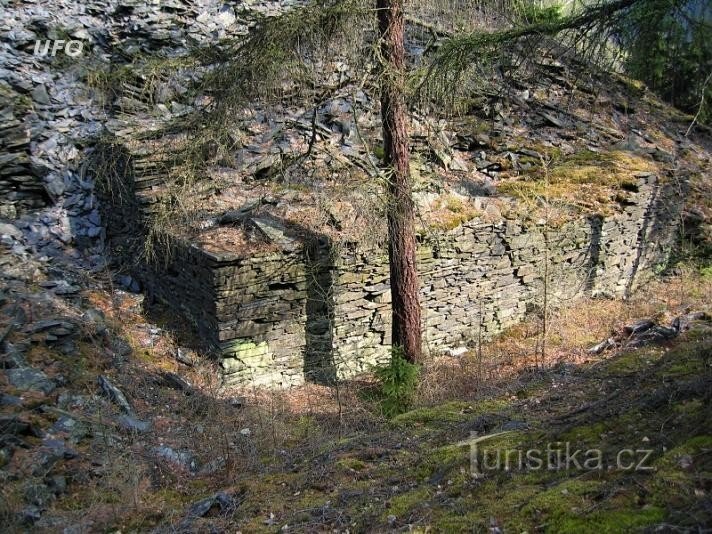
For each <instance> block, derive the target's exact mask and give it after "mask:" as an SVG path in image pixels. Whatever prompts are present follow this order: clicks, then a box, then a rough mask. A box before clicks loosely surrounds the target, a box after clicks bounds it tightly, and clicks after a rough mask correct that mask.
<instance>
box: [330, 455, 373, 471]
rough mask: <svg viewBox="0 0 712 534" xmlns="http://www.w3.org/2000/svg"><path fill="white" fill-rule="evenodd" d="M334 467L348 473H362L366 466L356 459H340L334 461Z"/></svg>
mask: <svg viewBox="0 0 712 534" xmlns="http://www.w3.org/2000/svg"><path fill="white" fill-rule="evenodd" d="M336 465H337V466H339V467H341V468H343V469H346V470H349V471H363V470H364V469H366V468H367V467H368V464H367V463H366V462H364V461H363V460H359V459H358V458H341V459H339V460H337V461H336Z"/></svg>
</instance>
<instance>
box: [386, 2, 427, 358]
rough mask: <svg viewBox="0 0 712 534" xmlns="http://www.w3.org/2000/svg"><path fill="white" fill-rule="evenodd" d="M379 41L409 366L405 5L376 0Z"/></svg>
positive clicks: (416, 324)
mask: <svg viewBox="0 0 712 534" xmlns="http://www.w3.org/2000/svg"><path fill="white" fill-rule="evenodd" d="M376 3H377V12H378V29H379V33H380V37H381V55H382V58H381V62H382V63H381V65H382V69H381V121H382V123H383V151H384V159H385V165H386V168H387V169H388V170H389V172H390V176H389V183H388V208H387V217H388V257H389V263H390V275H391V296H392V307H393V335H392V344H393V347H397V348H400V349H401V350H402V351H403V356H404V357H405V359H407V360H408V361H410V362H418V361H420V359H421V353H422V345H421V343H422V340H421V330H420V302H419V299H418V293H419V282H418V270H417V265H416V240H415V216H414V206H413V196H412V184H411V176H410V150H409V142H408V125H407V109H406V104H405V95H404V93H403V87H404V83H405V46H404V37H405V14H404V10H403V4H404V0H377V2H376Z"/></svg>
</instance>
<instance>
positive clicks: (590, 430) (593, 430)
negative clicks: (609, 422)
mask: <svg viewBox="0 0 712 534" xmlns="http://www.w3.org/2000/svg"><path fill="white" fill-rule="evenodd" d="M605 432H606V425H605V424H604V423H594V424H592V425H582V426H577V427H574V428H572V429H571V430H569V431H567V432H565V433H564V434H563V435H562V436H561V440H562V441H570V442H572V443H585V444H588V445H590V444H593V443H598V442H600V441H601V435H602V434H605Z"/></svg>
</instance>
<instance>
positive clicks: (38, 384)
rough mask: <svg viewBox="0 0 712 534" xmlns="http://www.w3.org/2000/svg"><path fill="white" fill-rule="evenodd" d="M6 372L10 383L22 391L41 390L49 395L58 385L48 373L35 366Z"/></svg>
mask: <svg viewBox="0 0 712 534" xmlns="http://www.w3.org/2000/svg"><path fill="white" fill-rule="evenodd" d="M5 373H6V375H7V379H8V381H9V382H10V384H12V385H13V386H14V387H15V388H17V389H19V390H21V391H41V392H42V393H44V394H45V395H49V394H50V393H52V391H54V389H55V387H56V386H55V384H54V382H52V380H50V379H49V378H48V377H47V375H46V374H44V373H43V372H42V371H40V370H38V369H35V368H33V367H18V368H16V369H8V370H6V371H5Z"/></svg>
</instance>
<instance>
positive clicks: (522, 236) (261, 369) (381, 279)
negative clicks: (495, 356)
mask: <svg viewBox="0 0 712 534" xmlns="http://www.w3.org/2000/svg"><path fill="white" fill-rule="evenodd" d="M637 179H638V187H637V192H634V193H632V194H631V198H630V200H629V202H628V205H627V206H625V208H624V209H622V210H621V211H619V212H617V213H615V214H613V215H610V216H607V217H603V216H588V217H583V218H580V219H577V220H574V221H570V222H567V223H565V224H564V225H562V226H560V227H551V226H548V225H546V224H543V223H542V224H533V225H524V224H522V223H521V222H520V221H518V220H516V219H507V218H502V219H501V220H499V221H497V222H488V221H485V220H482V219H474V220H472V221H469V222H467V223H465V224H463V225H461V226H459V227H457V228H455V229H453V230H452V231H449V232H444V233H441V234H439V235H436V236H433V237H432V238H431V239H428V240H427V243H422V244H421V245H420V246H419V249H418V266H419V271H420V277H421V306H422V308H423V321H424V343H425V348H426V351H427V352H429V353H430V354H433V355H435V354H439V353H445V352H447V351H448V350H453V349H455V350H456V351H459V350H462V348H463V347H466V346H467V345H468V344H470V343H471V342H473V341H474V340H476V339H488V338H491V337H492V336H493V335H495V334H496V333H498V332H501V331H502V330H503V329H504V328H506V327H508V326H511V325H513V324H515V323H517V322H519V321H521V320H522V319H523V318H524V317H525V316H526V314H527V312H528V311H529V310H531V309H537V308H539V309H540V308H541V306H542V305H543V297H544V290H545V289H544V278H545V273H548V276H547V284H546V291H547V299H548V303H549V304H550V305H552V306H557V305H559V304H561V303H562V302H564V301H570V300H572V299H575V298H578V297H581V296H584V295H593V296H595V295H609V296H623V295H626V294H627V293H628V292H630V291H632V290H633V289H635V288H636V287H637V286H639V285H640V284H641V283H644V282H645V280H647V279H648V278H649V277H650V276H651V274H652V273H653V272H654V271H655V270H656V268H658V267H659V266H660V265H661V264H664V263H665V262H666V261H667V259H668V258H669V255H670V253H671V251H672V247H673V245H674V242H675V236H676V232H677V222H676V221H678V220H679V216H678V214H679V209H680V206H681V205H682V203H683V193H682V192H681V189H680V188H679V187H678V185H679V184H674V183H672V182H665V183H659V182H658V180H657V178H656V177H655V176H654V175H640V176H638V177H637ZM292 239H293V240H294V241H295V242H296V243H297V246H294V247H289V248H288V249H285V250H283V251H281V252H269V253H266V254H258V255H252V256H249V257H246V256H245V255H240V253H239V252H236V253H234V254H233V253H222V254H221V253H213V252H208V251H206V250H202V249H201V248H200V247H198V246H197V245H195V244H190V243H183V242H180V241H177V244H176V246H175V247H174V248H175V249H176V250H177V251H178V252H175V253H174V254H173V256H172V257H173V260H172V263H171V264H170V265H169V266H168V268H167V270H165V271H161V272H160V274H159V273H155V274H154V275H153V276H152V277H149V282H148V284H149V287H150V289H151V291H153V292H154V293H155V294H156V295H158V296H159V297H160V298H162V299H163V300H165V301H166V302H168V303H169V304H170V305H171V306H173V307H174V309H176V311H178V312H180V313H181V314H183V315H185V316H187V317H190V318H191V319H192V320H193V321H194V322H195V324H196V325H197V326H198V327H199V330H200V331H201V332H202V333H203V336H204V339H205V340H206V341H207V342H208V343H209V345H210V346H212V347H213V348H214V350H215V351H216V352H217V353H218V354H219V355H220V358H221V367H222V369H223V373H224V376H225V381H226V383H230V384H234V383H239V384H254V385H268V386H275V385H277V386H283V387H285V386H293V385H298V384H300V383H302V382H303V381H304V380H305V379H309V378H312V379H315V380H320V381H327V382H328V381H329V380H333V379H334V378H337V377H338V378H348V377H353V376H355V375H357V374H359V373H362V372H364V371H368V370H369V369H370V368H371V366H373V365H375V364H379V363H383V362H385V361H387V359H388V358H389V355H390V329H391V323H390V321H391V299H390V285H389V276H388V259H387V254H386V252H385V250H380V249H372V248H369V249H366V248H363V247H361V246H360V244H359V243H339V244H333V243H331V242H330V241H329V240H326V239H323V238H319V237H318V236H317V237H313V236H312V237H304V236H298V235H293V236H292Z"/></svg>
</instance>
